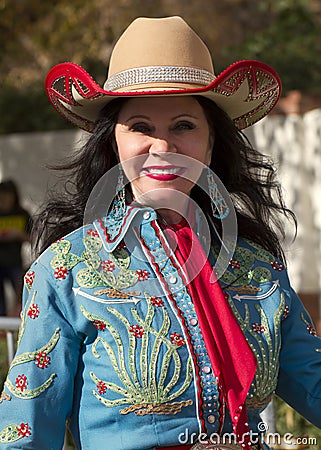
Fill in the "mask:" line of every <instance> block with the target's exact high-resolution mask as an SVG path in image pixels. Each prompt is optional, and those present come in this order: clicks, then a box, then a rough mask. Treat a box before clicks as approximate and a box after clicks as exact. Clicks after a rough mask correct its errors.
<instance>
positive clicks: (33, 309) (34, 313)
mask: <svg viewBox="0 0 321 450" xmlns="http://www.w3.org/2000/svg"><path fill="white" fill-rule="evenodd" d="M27 314H28V316H29V317H30V319H37V317H39V314H40V311H39V306H38V305H36V304H35V303H32V304H31V305H30V308H29V310H28V312H27Z"/></svg>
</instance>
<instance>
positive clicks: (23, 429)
mask: <svg viewBox="0 0 321 450" xmlns="http://www.w3.org/2000/svg"><path fill="white" fill-rule="evenodd" d="M17 430H18V435H19V436H21V437H28V436H30V435H31V431H30V427H29V425H28V424H27V423H21V424H20V425H19V426H18V428H17Z"/></svg>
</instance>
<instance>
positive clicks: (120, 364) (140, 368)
mask: <svg viewBox="0 0 321 450" xmlns="http://www.w3.org/2000/svg"><path fill="white" fill-rule="evenodd" d="M145 298H146V301H147V305H148V310H147V314H146V317H144V318H142V317H140V315H139V314H138V312H137V310H136V308H132V309H131V312H132V315H133V318H134V320H135V322H136V324H135V325H133V324H132V323H130V322H129V320H128V319H127V318H126V317H124V316H123V315H122V314H121V313H120V312H119V311H117V310H115V309H114V308H111V307H108V308H107V309H108V311H109V312H110V313H111V314H113V315H114V316H115V318H117V319H118V321H120V322H121V323H122V324H123V325H124V326H125V328H126V330H127V339H128V350H126V351H127V355H125V347H127V345H126V346H124V344H123V342H122V337H121V335H120V333H119V331H118V330H117V329H116V327H115V326H114V325H112V324H111V323H109V322H108V321H106V320H104V319H103V318H102V317H100V316H97V315H95V314H92V313H90V312H88V311H87V310H86V309H85V308H84V307H83V306H81V311H82V313H83V314H84V316H85V317H86V318H87V319H88V320H90V321H91V322H93V323H95V324H97V323H99V324H103V325H104V326H103V327H101V328H100V329H103V330H105V331H104V332H106V331H107V330H108V332H109V333H110V334H111V336H112V338H113V339H114V343H115V346H116V349H117V352H116V353H115V351H114V349H113V347H112V346H111V345H110V344H109V343H108V342H107V341H106V340H104V339H103V338H102V337H101V336H98V337H97V338H96V340H95V342H94V344H93V347H92V352H93V355H94V356H95V357H96V358H100V357H101V355H100V353H99V351H98V347H100V346H102V347H103V349H104V350H105V352H106V353H107V355H108V357H109V359H110V362H111V364H112V366H113V368H114V370H115V373H116V374H117V377H118V379H119V381H120V383H121V385H117V384H115V383H111V382H109V381H105V380H100V379H98V377H97V376H96V375H95V374H94V373H93V372H92V373H91V378H92V380H93V382H94V383H95V385H96V389H97V391H98V392H97V391H96V390H94V391H93V395H94V396H95V397H96V398H97V399H98V400H100V401H101V402H102V403H103V404H104V405H105V406H107V407H112V406H120V405H126V404H129V405H130V406H129V407H126V408H124V409H122V410H120V413H121V414H128V413H130V412H134V413H135V414H136V415H145V414H176V413H177V412H179V411H181V409H182V408H183V407H184V406H187V405H190V404H192V403H193V402H192V400H186V401H181V402H173V400H175V399H176V398H178V397H179V396H180V395H182V394H183V393H184V392H185V391H186V389H187V388H188V386H189V385H190V383H191V381H192V379H193V370H192V361H191V358H189V359H188V362H187V366H186V368H185V367H182V363H181V358H180V356H179V352H178V351H179V348H180V347H181V346H182V344H183V343H182V340H178V343H177V344H176V343H175V339H169V338H168V337H167V334H168V331H169V328H170V319H169V317H168V313H167V311H166V309H165V308H164V307H161V309H162V313H163V321H162V325H161V327H160V329H159V330H156V329H155V328H154V327H153V326H152V321H153V318H154V315H155V308H154V307H153V305H152V302H151V297H150V296H149V295H147V294H145ZM151 335H153V336H154V339H153V341H152V340H151ZM138 340H140V344H141V345H139V346H138ZM164 351H165V353H163V352H164ZM163 354H164V356H163V357H162V361H161V369H160V375H159V377H157V363H159V362H160V358H161V355H163ZM126 357H127V358H126ZM126 360H127V364H126ZM137 361H139V363H137ZM171 364H172V365H173V367H174V371H173V374H172V375H171V378H170V380H168V373H169V368H170V365H171ZM182 371H185V379H184V382H183V384H182V385H181V386H180V387H179V388H178V389H177V390H176V391H174V388H175V386H176V384H177V383H178V381H179V378H180V375H181V372H182ZM107 391H111V392H114V393H117V394H119V395H120V398H117V399H115V400H110V399H108V398H106V397H103V394H104V393H105V392H107Z"/></svg>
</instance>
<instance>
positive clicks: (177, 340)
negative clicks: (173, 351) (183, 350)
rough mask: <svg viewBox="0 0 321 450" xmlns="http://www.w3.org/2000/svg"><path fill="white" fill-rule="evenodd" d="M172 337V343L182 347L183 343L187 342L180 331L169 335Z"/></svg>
mask: <svg viewBox="0 0 321 450" xmlns="http://www.w3.org/2000/svg"><path fill="white" fill-rule="evenodd" d="M169 337H170V338H171V341H172V344H175V345H177V346H178V347H181V346H182V345H184V344H185V340H184V338H183V336H182V335H181V334H179V333H176V332H175V333H173V334H171V335H170V336H169Z"/></svg>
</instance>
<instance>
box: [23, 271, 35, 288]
mask: <svg viewBox="0 0 321 450" xmlns="http://www.w3.org/2000/svg"><path fill="white" fill-rule="evenodd" d="M24 279H25V284H26V286H27V287H28V288H29V289H30V288H31V286H32V285H33V282H34V280H35V272H34V271H33V270H30V271H29V272H27V273H26V275H25V277H24Z"/></svg>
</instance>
